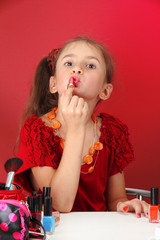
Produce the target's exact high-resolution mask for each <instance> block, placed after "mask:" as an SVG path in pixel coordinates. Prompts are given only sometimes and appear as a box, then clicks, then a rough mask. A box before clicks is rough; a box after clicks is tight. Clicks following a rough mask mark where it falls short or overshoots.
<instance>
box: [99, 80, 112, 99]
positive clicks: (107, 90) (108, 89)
mask: <svg viewBox="0 0 160 240" xmlns="http://www.w3.org/2000/svg"><path fill="white" fill-rule="evenodd" d="M112 90H113V85H112V84H111V83H107V84H105V86H104V87H103V89H102V90H101V92H100V93H99V98H100V99H102V100H107V99H108V98H109V97H110V95H111V93H112Z"/></svg>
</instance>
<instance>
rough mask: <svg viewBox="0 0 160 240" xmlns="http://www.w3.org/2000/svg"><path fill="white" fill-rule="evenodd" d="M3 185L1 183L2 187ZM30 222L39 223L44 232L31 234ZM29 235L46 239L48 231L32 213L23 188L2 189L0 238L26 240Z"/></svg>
mask: <svg viewBox="0 0 160 240" xmlns="http://www.w3.org/2000/svg"><path fill="white" fill-rule="evenodd" d="M3 185H4V184H0V188H1V189H3ZM16 187H17V188H18V186H16ZM19 200H20V201H19ZM30 222H35V223H36V224H37V225H39V226H40V227H41V228H42V229H43V232H44V234H42V233H38V232H37V233H35V235H31V234H29V225H30ZM29 237H34V238H37V237H38V238H41V239H46V233H45V230H44V228H43V226H42V224H41V222H40V221H38V220H37V219H35V218H34V217H32V216H31V215H30V211H29V209H28V206H27V204H26V203H25V197H24V194H23V192H22V189H21V188H20V187H19V189H15V190H0V239H4V240H5V239H7V240H8V239H9V240H15V239H17V240H19V239H20V240H25V239H29Z"/></svg>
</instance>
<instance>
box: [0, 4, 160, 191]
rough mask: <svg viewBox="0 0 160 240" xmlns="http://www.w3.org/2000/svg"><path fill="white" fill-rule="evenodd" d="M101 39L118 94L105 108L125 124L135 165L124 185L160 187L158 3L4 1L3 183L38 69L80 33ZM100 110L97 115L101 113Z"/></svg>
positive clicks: (0, 59) (0, 45) (0, 79)
mask: <svg viewBox="0 0 160 240" xmlns="http://www.w3.org/2000/svg"><path fill="white" fill-rule="evenodd" d="M82 34H87V35H89V36H91V37H93V38H95V39H96V40H98V41H102V42H104V43H105V44H106V45H107V46H108V48H109V50H110V52H111V53H112V55H113V56H114V58H115V61H116V74H115V87H114V93H113V95H112V97H111V99H110V100H108V102H105V103H103V104H102V105H101V106H100V110H103V111H106V112H108V113H111V114H113V115H115V116H118V117H119V118H120V119H121V120H122V121H123V122H125V123H127V125H128V127H129V129H130V133H131V140H132V143H133V146H134V149H135V156H136V161H135V162H134V163H132V164H130V166H128V167H127V169H126V184H127V186H130V187H141V188H147V189H149V188H150V187H151V186H159V179H160V178H159V167H160V146H159V142H160V141H159V140H160V137H159V136H160V125H159V124H160V107H159V104H160V101H159V99H160V98H159V95H160V94H159V92H160V66H159V65H160V3H159V1H158V0H157V1H156V0H130V1H128V0H112V1H109V0H101V1H98V0H94V1H93V0H92V1H91V0H87V1H86V0H81V1H75V0H70V1H64V0H58V1H54V0H45V1H40V0H34V1H33V0H23V1H21V0H14V1H11V0H1V2H0V109H1V117H0V162H1V169H2V170H1V175H0V181H4V180H5V178H6V173H5V171H4V168H3V164H4V162H5V161H6V160H7V159H8V158H10V157H12V156H13V154H12V149H13V146H14V143H15V141H16V137H17V134H18V131H19V127H18V126H19V120H20V114H21V112H22V109H23V107H24V104H25V102H26V99H27V96H28V93H29V88H30V83H31V81H32V78H33V74H34V71H35V68H36V65H37V63H38V61H39V60H40V58H41V57H43V56H45V55H47V54H48V52H49V51H50V50H51V49H52V48H56V47H60V46H61V45H62V44H63V43H64V41H66V40H68V39H70V38H72V37H75V36H77V35H82ZM100 110H99V111H100Z"/></svg>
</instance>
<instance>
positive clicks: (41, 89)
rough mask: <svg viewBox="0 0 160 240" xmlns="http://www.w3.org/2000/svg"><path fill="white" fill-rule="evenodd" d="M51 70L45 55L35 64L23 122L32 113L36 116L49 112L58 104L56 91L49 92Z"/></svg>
mask: <svg viewBox="0 0 160 240" xmlns="http://www.w3.org/2000/svg"><path fill="white" fill-rule="evenodd" d="M52 75H53V74H52V71H51V69H50V67H49V66H48V62H47V57H44V58H43V59H42V60H41V61H40V63H39V64H38V66H37V69H36V72H35V77H34V81H33V85H32V89H31V92H30V96H29V99H28V102H27V104H26V108H25V111H24V116H23V122H25V121H26V120H27V119H28V118H29V117H30V116H31V115H32V114H35V115H36V116H37V117H40V116H42V115H44V114H45V113H47V112H49V111H50V110H51V109H52V108H53V107H57V105H58V93H54V94H52V93H50V91H49V80H50V77H51V76H52Z"/></svg>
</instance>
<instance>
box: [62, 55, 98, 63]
mask: <svg viewBox="0 0 160 240" xmlns="http://www.w3.org/2000/svg"><path fill="white" fill-rule="evenodd" d="M67 57H76V55H75V54H67V55H65V56H64V57H63V58H62V60H63V59H64V58H67ZM86 58H88V59H94V60H96V61H97V62H99V63H100V61H99V59H98V58H96V57H94V56H86Z"/></svg>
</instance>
